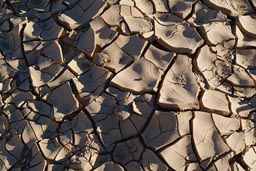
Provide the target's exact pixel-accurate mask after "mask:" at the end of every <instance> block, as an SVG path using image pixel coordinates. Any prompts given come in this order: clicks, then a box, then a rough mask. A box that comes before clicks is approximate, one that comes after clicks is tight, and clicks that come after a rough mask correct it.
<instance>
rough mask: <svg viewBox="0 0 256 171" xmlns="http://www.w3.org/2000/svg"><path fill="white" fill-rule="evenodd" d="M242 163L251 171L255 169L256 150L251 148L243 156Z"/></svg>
mask: <svg viewBox="0 0 256 171" xmlns="http://www.w3.org/2000/svg"><path fill="white" fill-rule="evenodd" d="M244 161H245V163H246V164H247V165H248V166H249V168H250V169H251V170H255V169H256V148H255V147H251V148H249V150H248V151H246V152H245V154H244Z"/></svg>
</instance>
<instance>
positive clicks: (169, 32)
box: [154, 15, 204, 54]
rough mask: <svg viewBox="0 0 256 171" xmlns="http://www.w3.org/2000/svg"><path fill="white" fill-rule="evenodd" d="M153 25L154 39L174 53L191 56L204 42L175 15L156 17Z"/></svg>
mask: <svg viewBox="0 0 256 171" xmlns="http://www.w3.org/2000/svg"><path fill="white" fill-rule="evenodd" d="M154 24H155V39H156V40H157V41H158V42H159V43H160V44H161V45H163V46H164V47H166V48H167V49H171V50H172V51H174V52H178V53H188V54H193V53H195V51H196V49H197V48H198V47H200V46H201V45H202V44H203V42H204V41H203V39H202V38H201V36H200V35H199V34H198V33H197V31H196V30H195V29H194V28H192V27H190V26H189V24H188V23H187V22H185V21H184V20H182V19H180V18H179V17H177V16H175V15H156V16H155V22H154Z"/></svg>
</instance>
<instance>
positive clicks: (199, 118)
mask: <svg viewBox="0 0 256 171" xmlns="http://www.w3.org/2000/svg"><path fill="white" fill-rule="evenodd" d="M192 125H193V128H192V131H193V133H192V137H193V142H194V143H195V148H196V150H197V153H198V155H199V157H200V160H201V161H202V160H206V159H210V158H215V157H218V156H219V155H222V154H224V153H226V152H227V151H229V147H228V145H227V144H225V142H224V141H223V140H222V138H221V136H220V135H219V134H218V132H217V130H216V128H215V126H214V124H213V121H212V119H211V114H210V113H205V112H195V118H194V119H193V123H192ZM201 128H204V129H203V130H202V129H201Z"/></svg>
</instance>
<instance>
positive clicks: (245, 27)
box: [237, 15, 256, 38]
mask: <svg viewBox="0 0 256 171" xmlns="http://www.w3.org/2000/svg"><path fill="white" fill-rule="evenodd" d="M255 22H256V15H245V16H239V17H238V21H237V24H238V26H239V27H240V29H241V30H242V31H243V32H244V33H245V34H247V35H248V36H250V37H253V38H256V31H255V27H256V24H255Z"/></svg>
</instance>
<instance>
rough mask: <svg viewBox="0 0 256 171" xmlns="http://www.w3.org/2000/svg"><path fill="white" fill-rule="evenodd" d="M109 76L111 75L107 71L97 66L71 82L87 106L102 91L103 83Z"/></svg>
mask: <svg viewBox="0 0 256 171" xmlns="http://www.w3.org/2000/svg"><path fill="white" fill-rule="evenodd" d="M111 76H112V73H111V72H109V71H108V70H106V69H104V68H101V67H98V66H92V67H91V68H90V70H89V71H87V72H85V73H83V74H81V75H79V76H78V77H77V78H74V79H73V81H74V82H75V85H76V88H77V90H78V93H79V96H80V97H81V98H82V99H83V100H84V103H85V104H87V103H89V102H91V101H92V100H94V98H95V97H97V96H98V95H99V94H100V93H101V92H102V91H103V89H104V86H105V83H106V82H107V81H108V80H109V79H110V78H111ZM94 96H95V97H94Z"/></svg>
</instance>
